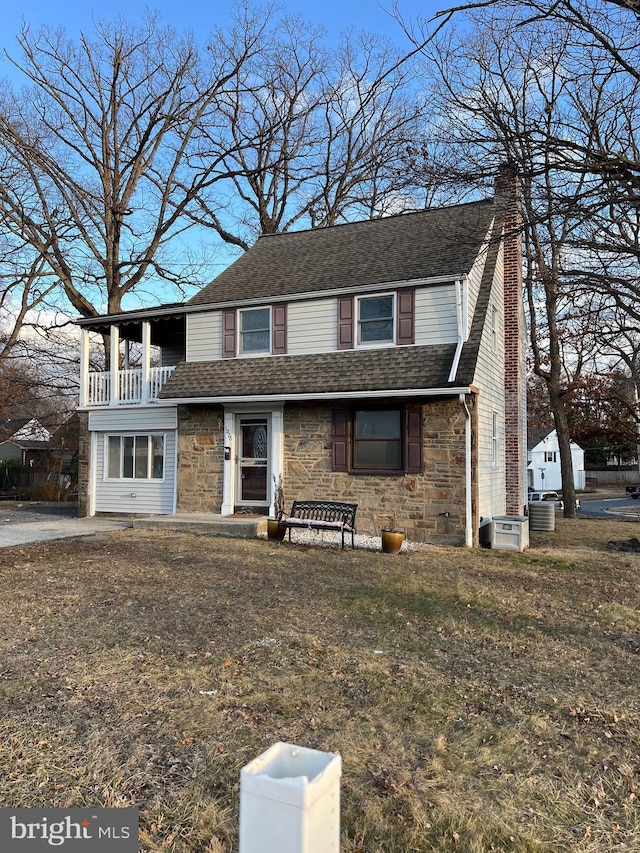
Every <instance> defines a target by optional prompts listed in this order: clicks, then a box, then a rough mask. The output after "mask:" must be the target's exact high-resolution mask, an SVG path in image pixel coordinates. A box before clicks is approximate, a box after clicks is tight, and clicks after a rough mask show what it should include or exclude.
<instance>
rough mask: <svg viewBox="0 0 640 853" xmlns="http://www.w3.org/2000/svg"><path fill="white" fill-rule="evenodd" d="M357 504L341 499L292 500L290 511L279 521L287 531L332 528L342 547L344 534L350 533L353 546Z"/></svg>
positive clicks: (353, 545)
mask: <svg viewBox="0 0 640 853" xmlns="http://www.w3.org/2000/svg"><path fill="white" fill-rule="evenodd" d="M357 509H358V504H349V503H343V502H342V501H294V502H293V504H292V506H291V513H290V514H289V515H288V516H285V517H283V519H282V521H281V522H280V523H281V524H282V526H283V527H285V528H286V529H287V530H288V531H289V542H291V531H292V530H333V531H335V532H338V531H339V532H340V534H341V537H342V548H343V549H344V534H345V533H350V534H351V547H352V548H355V540H354V534H355V532H356V510H357Z"/></svg>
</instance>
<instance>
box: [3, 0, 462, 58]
mask: <svg viewBox="0 0 640 853" xmlns="http://www.w3.org/2000/svg"><path fill="white" fill-rule="evenodd" d="M230 5H231V4H230V3H220V2H216V0H208V2H207V0H155V2H153V0H151V2H145V0H109V2H107V3H104V2H99V3H97V2H92V0H54V2H51V0H21V2H16V0H14V2H12V1H11V0H5V2H4V4H3V6H4V8H3V12H2V25H3V26H2V35H1V37H0V46H1V47H2V48H4V49H9V51H11V50H12V48H13V44H14V37H15V35H16V33H17V32H18V31H19V29H20V27H21V25H22V22H23V20H24V21H26V22H27V23H28V24H30V25H31V26H33V27H39V26H41V25H43V24H49V25H53V26H58V25H62V26H64V27H65V28H66V29H68V30H69V31H70V34H74V33H77V31H78V30H80V29H84V30H86V31H88V32H90V31H91V29H92V26H93V24H92V21H93V20H94V19H96V18H98V19H100V18H106V19H108V20H113V19H115V18H117V17H119V16H123V17H124V18H126V19H127V20H135V18H136V17H139V16H140V15H141V14H142V13H143V12H144V10H145V9H147V8H148V9H152V10H155V11H159V12H160V14H161V16H162V19H163V21H164V22H165V23H167V24H171V25H173V26H175V27H176V28H178V29H192V30H193V31H194V32H196V33H202V34H206V33H207V32H209V30H210V29H211V28H212V26H213V25H214V24H216V23H224V21H225V19H226V17H227V14H228V10H229V7H230ZM398 5H399V8H400V10H401V12H402V14H403V16H406V17H408V18H413V19H415V18H416V17H422V18H424V17H427V18H428V17H431V16H432V15H433V14H434V12H436V11H438V10H439V9H444V8H447V7H448V6H451V5H453V4H452V2H451V0H441V1H440V2H438V0H398ZM282 6H283V7H284V8H286V9H288V10H291V11H293V12H298V13H300V14H302V15H303V16H304V17H306V18H308V19H310V20H312V21H314V22H316V23H318V24H322V25H323V26H324V27H325V28H326V30H327V33H328V35H329V36H331V37H337V36H339V34H340V33H341V32H342V31H344V30H345V29H348V28H349V27H354V28H355V29H357V30H368V31H372V32H379V33H385V34H386V35H388V36H389V37H390V38H392V39H393V40H394V41H397V42H398V43H399V44H402V45H403V44H405V38H404V35H403V34H402V32H401V30H400V27H399V26H398V24H397V23H396V21H394V20H393V18H392V17H391V14H390V10H391V7H392V0H316V2H313V0H288V2H283V3H282ZM0 69H1V65H0ZM0 73H1V71H0Z"/></svg>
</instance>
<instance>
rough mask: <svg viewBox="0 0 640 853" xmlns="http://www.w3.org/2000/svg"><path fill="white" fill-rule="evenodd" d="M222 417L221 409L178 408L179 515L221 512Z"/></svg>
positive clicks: (211, 407)
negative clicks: (182, 513) (180, 513)
mask: <svg viewBox="0 0 640 853" xmlns="http://www.w3.org/2000/svg"><path fill="white" fill-rule="evenodd" d="M223 415H224V413H223V409H222V407H221V406H179V408H178V477H177V484H178V505H177V509H178V512H220V508H221V506H222V488H223V464H224V428H223V427H224V417H223Z"/></svg>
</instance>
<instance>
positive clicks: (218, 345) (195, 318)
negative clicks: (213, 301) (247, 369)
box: [187, 311, 222, 361]
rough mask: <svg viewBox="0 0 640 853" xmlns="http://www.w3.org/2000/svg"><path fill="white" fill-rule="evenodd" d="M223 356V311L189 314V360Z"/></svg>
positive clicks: (213, 359)
mask: <svg viewBox="0 0 640 853" xmlns="http://www.w3.org/2000/svg"><path fill="white" fill-rule="evenodd" d="M218 358H222V311H206V312H205V313H203V314H188V315H187V361H215V360H216V359H218Z"/></svg>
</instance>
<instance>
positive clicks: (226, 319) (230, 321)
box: [222, 309, 236, 358]
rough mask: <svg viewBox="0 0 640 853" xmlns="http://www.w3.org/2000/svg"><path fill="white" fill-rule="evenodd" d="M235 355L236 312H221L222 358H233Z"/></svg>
mask: <svg viewBox="0 0 640 853" xmlns="http://www.w3.org/2000/svg"><path fill="white" fill-rule="evenodd" d="M235 354H236V312H235V309H234V310H231V311H223V312H222V357H223V358H234V357H235Z"/></svg>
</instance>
